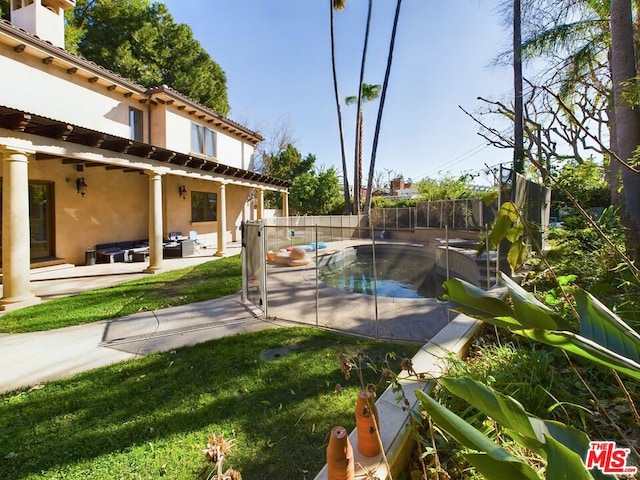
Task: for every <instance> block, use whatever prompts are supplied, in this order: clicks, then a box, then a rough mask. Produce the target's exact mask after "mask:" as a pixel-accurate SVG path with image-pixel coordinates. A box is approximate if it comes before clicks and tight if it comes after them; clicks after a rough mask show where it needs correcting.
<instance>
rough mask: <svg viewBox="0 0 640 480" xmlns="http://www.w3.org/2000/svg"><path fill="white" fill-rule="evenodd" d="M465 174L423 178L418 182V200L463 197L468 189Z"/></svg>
mask: <svg viewBox="0 0 640 480" xmlns="http://www.w3.org/2000/svg"><path fill="white" fill-rule="evenodd" d="M467 180H468V179H467V178H466V177H465V176H462V177H458V178H455V177H452V176H449V175H447V176H445V177H443V178H440V179H433V178H425V179H424V180H420V181H419V182H418V193H419V194H420V200H454V199H456V198H461V197H464V196H465V195H466V194H467V192H468V190H469V186H468V182H467Z"/></svg>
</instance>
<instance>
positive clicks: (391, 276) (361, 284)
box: [242, 202, 486, 343]
mask: <svg viewBox="0 0 640 480" xmlns="http://www.w3.org/2000/svg"><path fill="white" fill-rule="evenodd" d="M431 203H435V202H431ZM479 203H481V202H479ZM429 208H431V205H429V206H428V207H427V208H426V210H422V212H423V213H419V212H420V211H421V210H420V209H419V208H416V209H384V210H385V211H383V212H381V211H378V210H376V211H375V212H372V215H371V219H369V218H368V217H366V216H321V217H288V218H271V219H265V220H259V221H254V222H246V223H244V224H243V236H242V241H243V249H242V251H243V266H244V269H243V296H244V299H245V301H248V302H250V303H252V304H253V305H255V307H257V308H258V309H259V310H260V311H261V312H262V316H263V317H265V318H267V319H274V320H286V321H289V322H295V323H298V324H303V325H311V326H320V327H324V328H329V329H334V330H339V331H343V332H346V333H350V334H355V335H361V336H364V337H369V338H376V339H388V340H393V341H409V342H417V343H418V342H419V343H423V342H425V341H426V340H428V339H430V338H432V337H433V336H434V335H435V334H436V333H437V332H438V331H439V330H440V329H441V328H442V327H443V326H444V325H446V324H447V323H448V321H449V320H450V314H449V312H448V311H447V309H446V308H445V307H444V306H443V304H442V303H440V302H439V301H438V300H437V297H438V296H439V295H440V293H441V286H442V283H443V281H444V280H446V277H447V267H448V265H449V261H448V259H447V258H446V256H447V254H448V253H447V252H448V247H447V245H448V241H449V240H450V238H449V236H450V235H451V240H452V241H453V238H454V237H455V242H456V245H457V246H458V247H463V248H464V245H466V246H468V247H469V248H470V249H473V248H475V245H474V244H475V242H477V240H476V239H477V237H478V233H477V231H474V230H477V229H480V221H479V219H478V218H475V219H474V220H473V218H474V217H473V215H474V208H476V210H475V215H476V216H477V215H478V212H479V211H480V208H481V207H480V206H479V205H477V204H476V205H473V204H468V208H467V207H462V206H455V205H454V202H450V204H449V205H447V206H442V207H440V206H438V209H440V210H441V211H442V212H443V214H445V215H446V216H447V218H448V219H450V221H452V222H453V219H454V212H456V213H455V216H456V217H457V218H458V221H460V219H464V214H465V212H467V214H468V215H469V218H468V219H467V221H466V222H467V223H466V225H473V226H474V228H469V229H467V228H464V229H460V230H457V231H456V230H454V229H453V225H462V224H456V223H455V222H454V223H452V224H451V225H452V227H451V228H450V227H449V225H447V223H446V222H442V224H443V227H442V228H441V227H439V225H440V224H441V220H440V219H438V220H437V221H436V219H435V217H431V220H430V221H433V222H434V223H435V225H433V226H432V227H429V228H426V227H418V226H417V223H418V222H417V220H420V221H427V219H428V218H429V217H427V216H424V215H425V214H426V213H428V212H429ZM433 208H435V207H433ZM434 211H435V210H434ZM485 219H486V217H485ZM472 220H473V221H472ZM458 228H460V227H458ZM459 237H460V238H459ZM451 315H454V314H453V313H452V314H451Z"/></svg>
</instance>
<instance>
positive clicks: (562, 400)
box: [412, 204, 640, 479]
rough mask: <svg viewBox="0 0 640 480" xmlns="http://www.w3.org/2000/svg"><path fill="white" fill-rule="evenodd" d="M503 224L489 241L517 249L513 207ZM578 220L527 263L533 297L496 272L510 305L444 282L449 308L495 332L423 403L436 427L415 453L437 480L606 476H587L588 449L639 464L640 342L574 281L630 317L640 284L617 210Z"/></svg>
mask: <svg viewBox="0 0 640 480" xmlns="http://www.w3.org/2000/svg"><path fill="white" fill-rule="evenodd" d="M500 216H502V217H503V218H502V220H501V218H500V217H499V218H498V219H497V220H496V222H495V225H494V230H493V232H492V237H494V238H493V240H494V243H497V242H500V241H503V240H508V241H509V242H511V243H512V245H514V246H516V245H523V243H522V239H523V238H526V236H527V228H526V222H524V221H522V218H521V217H520V214H519V211H518V209H517V208H516V207H515V206H514V205H513V204H506V205H503V206H502V208H501V210H500ZM583 220H584V222H583V224H581V225H576V228H573V229H571V228H567V229H563V230H558V231H557V236H555V237H553V242H554V243H553V245H554V248H557V249H559V252H558V253H557V254H554V253H553V252H554V250H553V249H552V250H551V252H550V253H549V254H545V253H544V252H541V251H538V254H539V257H538V259H537V260H536V262H534V263H533V265H532V264H531V263H530V264H529V266H528V268H529V269H530V270H529V276H528V278H527V280H528V286H529V288H532V289H533V290H534V291H535V292H536V295H537V298H536V297H534V296H533V295H531V294H530V293H528V292H526V291H525V290H524V289H522V288H521V287H520V286H518V285H517V284H515V283H514V282H513V281H511V280H509V279H508V278H507V277H505V276H504V275H503V282H504V284H505V286H506V288H507V291H508V293H507V296H506V300H507V301H503V300H501V299H498V298H495V296H491V295H488V294H486V293H485V292H482V291H481V290H479V289H476V288H475V287H472V286H470V285H468V284H465V282H462V281H460V280H450V281H447V282H446V283H445V292H446V298H447V299H448V300H449V301H450V302H451V306H453V307H454V308H456V309H458V310H460V311H462V312H464V313H466V314H467V315H470V316H472V317H475V318H479V319H481V320H483V321H485V322H488V323H490V324H493V325H495V326H496V327H500V331H497V330H493V329H491V328H489V327H485V335H483V336H482V337H480V338H479V339H478V341H477V344H476V345H475V347H474V349H473V350H472V352H471V354H470V356H469V358H468V359H467V361H465V362H460V361H456V360H455V359H452V368H451V371H450V372H449V375H448V376H447V377H445V378H442V379H440V380H439V381H438V387H437V388H436V390H435V392H434V397H435V398H436V399H437V400H438V401H436V400H434V399H433V398H431V397H427V396H425V395H419V396H420V397H421V408H422V409H424V411H425V412H426V414H428V416H429V418H430V422H433V423H434V424H436V425H437V427H435V426H433V424H431V423H429V425H431V427H429V425H427V426H426V427H425V428H426V430H425V432H426V433H425V435H426V437H425V441H424V445H423V451H424V453H425V454H426V456H425V458H428V459H429V461H430V463H429V467H428V469H429V470H430V471H431V472H433V473H434V474H435V475H436V477H434V478H446V479H449V478H505V475H510V476H512V475H516V476H517V478H531V479H538V478H547V479H556V478H557V479H560V478H572V479H573V478H584V479H589V478H612V476H610V475H604V472H602V471H600V470H599V469H598V468H590V469H588V470H587V469H586V465H585V462H586V458H587V457H588V450H589V441H590V440H592V441H593V440H597V441H605V442H606V441H610V442H615V444H616V445H618V446H619V447H620V448H627V449H628V452H629V454H628V457H626V458H625V459H624V460H625V465H624V466H629V467H631V468H633V467H637V466H638V465H639V464H640V455H639V453H638V446H637V438H640V415H639V414H638V411H637V407H636V406H637V404H638V402H640V384H639V383H638V381H639V380H640V335H639V334H638V333H637V331H635V330H633V329H632V328H631V326H633V325H634V322H628V321H627V322H625V321H624V320H623V319H622V318H620V317H619V316H617V315H616V314H615V313H614V312H613V311H611V310H610V309H609V308H607V307H606V306H605V305H603V304H601V303H600V302H599V301H598V300H597V299H596V298H595V297H593V296H592V295H591V294H589V293H588V292H587V291H586V290H584V289H582V288H580V287H579V286H578V285H576V284H575V283H574V282H578V279H579V278H580V280H579V282H580V284H581V285H583V286H584V287H586V288H591V289H593V290H599V291H600V293H603V295H602V297H601V298H604V299H605V301H606V303H608V304H609V305H611V306H612V307H613V308H615V307H616V306H617V307H620V306H626V308H628V310H624V309H623V308H617V310H618V312H620V311H628V312H629V313H631V312H634V313H635V312H637V308H636V307H635V306H633V305H634V304H635V302H636V300H635V299H636V298H637V292H638V285H639V283H640V279H639V278H638V272H637V269H635V267H634V265H633V263H631V262H629V259H628V258H627V257H626V256H625V250H624V240H625V235H624V231H623V229H622V227H621V226H620V222H619V219H618V218H617V215H616V211H615V210H614V209H613V208H612V207H611V208H609V209H606V210H605V211H604V213H603V214H602V215H601V216H600V218H599V219H598V221H597V222H592V221H591V220H589V219H588V218H583ZM534 247H535V246H534ZM516 250H518V251H519V252H520V251H522V255H520V254H517V255H510V257H509V263H510V264H511V267H512V268H513V269H517V268H519V266H520V265H521V264H522V263H523V261H524V260H527V258H528V257H527V254H526V253H527V251H526V250H524V249H520V247H518V248H517V249H516ZM586 259H588V260H586ZM595 264H597V266H596V267H595V268H594V265H595ZM587 272H588V275H587ZM604 285H609V288H607V289H604ZM616 287H617V288H616ZM542 302H546V304H544V303H542ZM635 314H636V315H637V313H635ZM636 325H637V323H636ZM444 432H446V433H444ZM542 434H544V435H542ZM429 436H431V439H429ZM454 439H455V441H454ZM600 466H601V467H602V466H603V465H600ZM412 468H413V473H412V474H415V475H419V473H418V472H419V471H421V470H419V469H418V468H417V467H415V466H413V467H412ZM422 470H424V468H423V469H422ZM480 472H481V473H482V475H483V476H480ZM509 472H510V473H509ZM623 472H624V470H620V471H619V473H623ZM607 473H610V472H607Z"/></svg>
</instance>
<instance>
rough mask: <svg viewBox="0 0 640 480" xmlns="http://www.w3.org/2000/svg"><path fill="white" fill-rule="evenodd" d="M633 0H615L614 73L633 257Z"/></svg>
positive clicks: (637, 204)
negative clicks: (627, 92)
mask: <svg viewBox="0 0 640 480" xmlns="http://www.w3.org/2000/svg"><path fill="white" fill-rule="evenodd" d="M631 11H632V10H631V0H611V74H612V80H613V102H614V105H615V122H616V142H617V146H618V149H617V153H618V157H619V158H620V159H621V160H622V161H623V162H624V163H623V166H622V183H623V185H624V199H625V217H626V220H627V222H626V223H627V227H628V232H627V233H628V237H627V245H628V246H629V248H630V254H631V257H632V258H634V259H637V258H639V254H640V173H639V172H638V171H637V170H636V169H634V168H632V167H631V166H630V165H629V162H628V161H627V160H629V159H631V158H632V157H633V152H634V150H635V149H636V148H637V147H638V145H639V144H640V117H638V112H637V111H636V110H635V109H633V108H632V107H631V106H630V105H629V104H628V103H627V102H626V101H625V99H624V98H623V84H624V83H626V82H632V81H633V79H635V78H636V75H637V73H636V64H635V52H634V45H633V22H632V15H631Z"/></svg>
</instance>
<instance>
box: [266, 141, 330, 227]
mask: <svg viewBox="0 0 640 480" xmlns="http://www.w3.org/2000/svg"><path fill="white" fill-rule="evenodd" d="M263 158H264V173H265V174H267V175H271V176H273V177H277V178H282V179H283V180H289V181H291V182H292V185H291V187H290V189H289V210H290V211H291V213H292V214H295V215H311V214H316V215H323V214H327V213H331V212H332V211H333V210H334V208H335V206H336V204H337V203H338V202H339V200H340V196H341V195H340V182H339V180H338V176H337V174H336V171H335V170H334V169H333V168H330V169H328V170H326V171H320V172H316V167H315V162H316V156H315V155H312V154H309V155H307V156H306V157H303V156H302V154H301V153H300V152H299V151H298V149H297V148H296V147H295V146H293V145H292V144H289V145H287V147H286V148H285V149H283V150H282V151H281V152H280V153H278V154H276V155H269V154H266V153H265V154H264V157H263ZM280 201H281V199H280V194H279V193H277V192H267V193H266V194H265V202H266V204H267V205H268V206H269V207H270V208H278V207H279V206H280Z"/></svg>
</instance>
